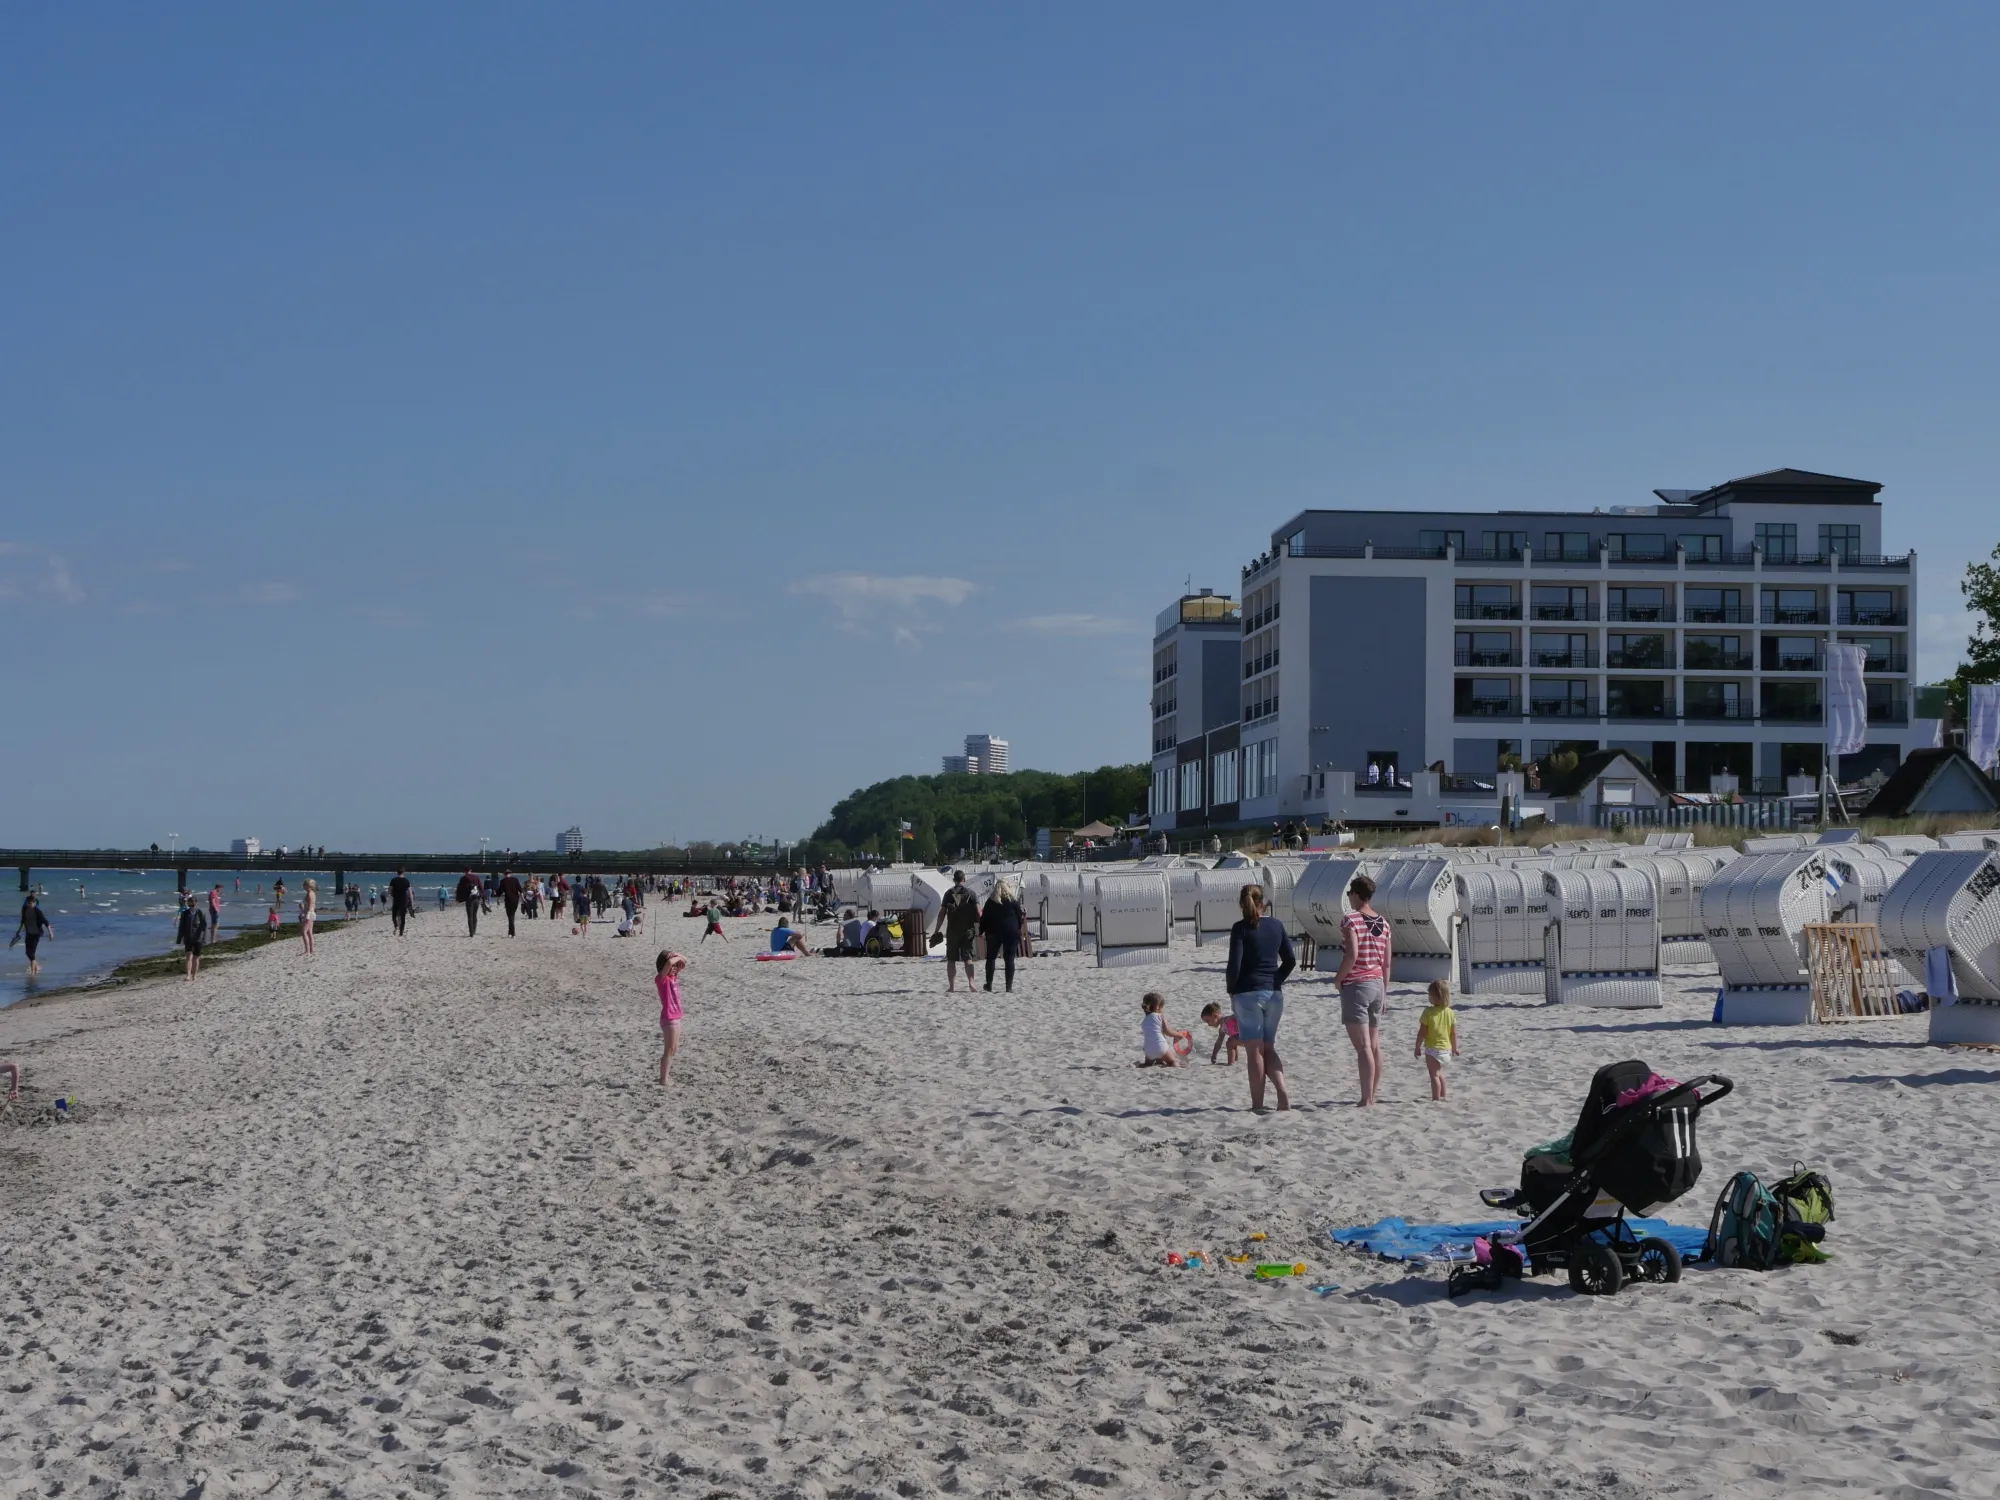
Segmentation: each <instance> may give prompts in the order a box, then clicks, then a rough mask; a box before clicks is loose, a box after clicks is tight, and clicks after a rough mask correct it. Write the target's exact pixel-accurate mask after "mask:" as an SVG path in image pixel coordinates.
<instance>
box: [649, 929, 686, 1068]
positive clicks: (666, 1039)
mask: <svg viewBox="0 0 2000 1500" xmlns="http://www.w3.org/2000/svg"><path fill="white" fill-rule="evenodd" d="M687 963H688V961H687V958H686V956H685V955H684V954H680V953H670V952H667V951H665V950H662V951H661V953H660V956H659V958H657V959H656V960H654V963H653V988H654V989H656V990H658V991H659V992H660V1037H661V1042H662V1046H661V1050H660V1086H661V1087H662V1088H664V1087H665V1086H666V1082H667V1070H668V1069H669V1068H671V1067H672V1066H673V1062H674V1054H675V1053H676V1052H678V1051H680V1050H681V970H683V969H685V968H686V967H687Z"/></svg>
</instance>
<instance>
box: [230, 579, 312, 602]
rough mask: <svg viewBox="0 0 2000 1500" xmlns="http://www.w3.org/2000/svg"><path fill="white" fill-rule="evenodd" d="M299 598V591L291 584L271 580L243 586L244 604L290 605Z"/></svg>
mask: <svg viewBox="0 0 2000 1500" xmlns="http://www.w3.org/2000/svg"><path fill="white" fill-rule="evenodd" d="M298 597H299V591H298V589H297V588H296V587H294V586H293V585H292V584H289V583H284V582H281V581H278V580H273V581H271V582H269V583H251V584H246V585H244V588H243V602H244V603H245V604H291V603H294V602H295V601H296V600H297V599H298Z"/></svg>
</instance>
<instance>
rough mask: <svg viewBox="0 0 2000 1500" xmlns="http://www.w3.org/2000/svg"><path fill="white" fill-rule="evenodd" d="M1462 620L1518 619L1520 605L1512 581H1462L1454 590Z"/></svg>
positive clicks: (1519, 616)
mask: <svg viewBox="0 0 2000 1500" xmlns="http://www.w3.org/2000/svg"><path fill="white" fill-rule="evenodd" d="M1452 597H1453V599H1454V601H1455V602H1456V604H1457V607H1458V617H1459V619H1461V620H1518V619H1520V618H1521V614H1520V610H1521V607H1520V605H1518V604H1516V603H1515V602H1514V586H1513V585H1512V584H1510V583H1461V584H1458V585H1456V586H1455V587H1454V588H1453V590H1452Z"/></svg>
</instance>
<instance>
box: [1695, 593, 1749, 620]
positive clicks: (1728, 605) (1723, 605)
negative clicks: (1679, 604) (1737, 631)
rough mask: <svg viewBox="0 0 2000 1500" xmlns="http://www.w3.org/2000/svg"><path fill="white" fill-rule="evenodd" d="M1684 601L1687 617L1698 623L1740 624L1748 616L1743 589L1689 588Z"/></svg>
mask: <svg viewBox="0 0 2000 1500" xmlns="http://www.w3.org/2000/svg"><path fill="white" fill-rule="evenodd" d="M1683 603H1685V604H1686V606H1687V610H1686V614H1687V618H1688V619H1689V620H1690V621H1691V622H1693V623H1694V624H1697V625H1740V624H1742V623H1743V622H1744V621H1745V620H1746V619H1747V618H1748V617H1747V616H1746V615H1745V614H1744V613H1743V591H1742V590H1741V589H1689V590H1688V591H1687V597H1686V598H1685V600H1683Z"/></svg>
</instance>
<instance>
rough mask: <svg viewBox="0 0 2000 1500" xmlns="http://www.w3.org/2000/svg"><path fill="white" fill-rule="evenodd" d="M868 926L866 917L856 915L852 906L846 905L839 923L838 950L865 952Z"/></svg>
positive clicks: (843, 951)
mask: <svg viewBox="0 0 2000 1500" xmlns="http://www.w3.org/2000/svg"><path fill="white" fill-rule="evenodd" d="M868 928H869V922H868V919H867V918H866V917H858V916H856V915H855V914H854V908H853V907H851V906H850V907H848V908H847V912H846V915H845V917H844V918H843V920H842V921H841V924H840V951H841V952H842V953H862V952H865V951H866V948H867V943H868Z"/></svg>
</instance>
